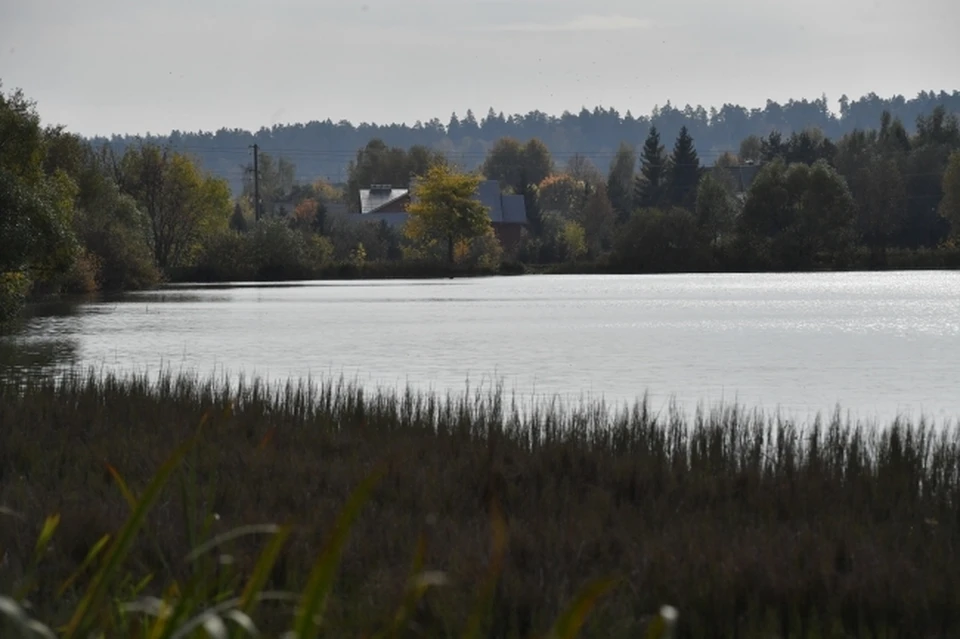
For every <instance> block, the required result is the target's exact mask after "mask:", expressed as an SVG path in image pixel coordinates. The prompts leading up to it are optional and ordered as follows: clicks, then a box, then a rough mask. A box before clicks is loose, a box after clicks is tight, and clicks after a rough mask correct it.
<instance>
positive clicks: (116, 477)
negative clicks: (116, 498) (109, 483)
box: [106, 464, 137, 510]
mask: <svg viewBox="0 0 960 639" xmlns="http://www.w3.org/2000/svg"><path fill="white" fill-rule="evenodd" d="M106 466H107V472H108V473H110V476H111V477H113V481H115V482H116V483H117V486H119V487H120V492H121V493H122V494H123V498H124V499H125V500H126V502H127V505H128V506H130V510H133V509H134V508H136V507H137V498H136V497H134V496H133V493H132V492H130V488H129V487H128V486H127V482H125V481H124V480H123V476H122V475H121V474H120V472H119V471H118V470H117V469H116V468H114V467H113V466H112V465H110V464H106Z"/></svg>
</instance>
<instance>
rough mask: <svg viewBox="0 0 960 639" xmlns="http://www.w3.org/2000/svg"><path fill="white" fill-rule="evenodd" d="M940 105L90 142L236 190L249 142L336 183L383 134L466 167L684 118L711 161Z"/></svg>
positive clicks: (286, 128)
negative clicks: (153, 150)
mask: <svg viewBox="0 0 960 639" xmlns="http://www.w3.org/2000/svg"><path fill="white" fill-rule="evenodd" d="M938 106H942V107H944V109H946V111H947V112H948V113H960V91H953V92H947V91H939V92H936V91H924V92H921V93H919V94H918V95H917V96H915V97H913V98H905V97H904V96H901V95H895V96H891V97H880V96H878V95H876V94H874V93H871V94H868V95H865V96H862V97H860V98H858V99H855V100H853V99H850V98H848V97H847V96H845V95H844V96H841V98H840V100H839V110H838V111H837V112H833V111H831V109H830V104H829V102H828V100H827V98H826V96H821V97H820V98H818V99H814V100H808V99H800V100H789V101H787V102H786V103H785V104H780V103H778V102H775V101H773V100H768V101H767V103H766V105H765V106H763V107H762V108H760V107H755V108H747V107H744V106H739V105H733V104H724V105H722V106H720V107H710V108H705V107H703V106H696V107H694V106H691V105H686V106H683V107H679V106H675V105H672V104H671V103H670V102H669V101H667V102H666V103H665V104H663V105H662V106H657V107H655V108H654V109H653V110H652V112H651V113H650V114H649V115H634V114H633V113H631V112H630V111H629V110H628V111H626V112H625V113H621V112H620V111H618V110H617V109H615V108H605V107H603V106H595V107H593V108H592V110H591V109H588V108H587V107H584V108H582V109H581V110H580V111H579V112H577V113H572V112H565V113H563V114H561V115H559V116H557V115H551V114H547V113H543V112H541V111H532V112H530V113H527V114H514V115H504V113H503V112H500V111H496V110H495V109H494V108H492V107H491V108H490V109H489V110H488V111H487V114H486V115H485V116H482V117H477V115H475V114H474V112H473V111H471V110H467V111H466V112H465V113H461V114H460V115H459V116H458V115H457V114H456V113H454V114H452V115H451V116H450V117H449V119H446V120H441V119H440V118H432V119H430V120H429V121H426V122H415V123H413V124H411V125H407V124H373V123H357V124H353V123H351V122H347V121H340V122H332V121H330V120H323V121H321V120H317V121H313V122H308V123H301V124H287V125H276V126H273V127H270V128H267V127H263V128H261V129H259V130H257V131H244V130H239V129H220V130H218V131H196V132H187V131H172V132H169V133H167V132H156V133H154V134H152V135H150V134H148V135H146V136H144V137H142V138H141V137H139V136H127V135H114V136H112V137H111V138H109V139H108V138H94V139H92V140H90V142H92V143H93V144H94V146H101V145H102V144H104V143H107V142H109V143H110V145H111V146H112V147H113V148H114V149H115V150H116V151H117V152H118V153H122V152H123V151H124V150H125V149H126V147H127V146H129V145H131V144H133V145H136V144H139V143H140V142H141V141H146V142H154V143H156V144H168V145H169V146H170V148H171V149H172V150H177V151H183V152H189V153H191V154H193V155H194V156H195V157H197V158H198V159H199V160H200V162H201V163H202V165H203V166H204V168H206V169H207V170H209V171H211V172H213V173H215V174H216V175H218V176H220V177H223V178H225V179H226V180H227V181H228V182H229V183H230V187H231V189H232V190H233V192H234V193H237V192H238V191H239V189H240V188H241V184H242V181H243V177H244V175H245V171H246V170H247V169H246V167H247V165H248V164H249V162H250V156H251V150H250V145H252V144H254V143H256V144H258V145H259V146H260V148H262V149H263V150H264V151H266V152H267V153H269V154H271V155H273V156H276V157H280V156H283V157H286V158H287V159H289V160H291V161H292V162H293V163H294V164H295V165H296V167H297V175H296V178H297V179H299V180H307V181H310V180H314V179H317V178H323V179H324V180H326V181H328V182H332V183H334V184H337V183H342V182H345V181H346V180H347V177H348V165H349V162H350V160H351V159H352V158H353V157H354V155H355V153H356V151H357V149H359V148H362V147H363V146H364V145H366V144H367V143H368V142H369V141H370V140H372V139H380V140H383V142H384V143H385V144H387V145H388V146H391V147H400V148H410V147H412V146H424V147H427V148H428V149H431V150H435V151H441V152H443V153H444V154H445V155H446V156H447V157H450V158H452V159H455V160H457V161H458V162H459V163H461V164H462V165H463V166H465V167H466V168H467V169H468V170H470V169H475V168H478V167H479V166H480V165H481V164H482V163H483V161H484V159H485V158H486V156H487V153H488V152H489V151H490V149H491V148H492V146H493V144H494V142H496V140H498V139H500V138H505V137H509V138H515V139H517V140H520V141H527V140H530V139H534V138H536V139H538V140H541V141H542V142H543V143H544V144H546V146H547V148H548V149H550V152H551V153H552V155H553V157H554V158H556V159H557V160H558V161H561V162H562V161H564V160H566V159H567V158H569V157H571V156H573V155H580V156H584V157H587V158H589V159H590V160H591V161H592V162H593V163H594V164H595V165H597V166H598V167H601V168H605V167H606V166H607V165H609V164H610V162H611V160H612V159H613V158H614V156H615V155H616V152H617V148H618V147H619V146H620V143H621V142H627V143H628V144H632V145H639V144H640V143H641V142H642V141H643V139H644V138H645V137H646V136H647V132H648V130H649V128H650V127H651V126H655V127H656V128H657V129H658V130H659V131H660V132H661V134H662V135H663V137H664V139H673V138H675V137H676V136H677V135H678V134H679V132H680V128H681V127H684V126H685V127H687V131H689V133H690V135H691V136H692V137H693V138H694V139H695V140H696V141H697V147H698V149H699V151H700V157H701V158H703V159H704V160H705V161H706V162H707V163H708V164H711V163H712V161H713V160H714V159H716V158H717V157H719V156H720V155H722V154H723V153H724V152H726V151H736V150H737V148H738V146H739V144H740V142H741V141H742V140H744V139H745V138H748V137H750V136H751V135H756V136H760V137H763V136H766V135H769V134H770V133H772V132H774V131H780V132H781V133H782V134H783V135H786V136H789V135H790V134H791V133H793V132H800V131H803V130H804V129H810V128H815V129H819V130H820V131H821V132H823V134H824V135H825V136H826V137H828V138H831V139H839V138H840V137H842V136H843V135H845V134H847V133H850V132H852V131H854V130H856V129H871V128H875V127H876V126H877V125H878V123H879V122H880V118H881V116H882V114H883V112H884V111H887V112H889V113H890V114H891V116H893V117H894V118H899V119H900V120H901V121H902V122H903V123H904V124H905V125H906V126H907V131H908V133H911V134H912V133H914V132H915V131H914V130H913V126H914V123H915V122H916V120H917V118H918V117H919V116H921V115H928V114H930V113H931V112H932V111H933V109H934V108H936V107H938Z"/></svg>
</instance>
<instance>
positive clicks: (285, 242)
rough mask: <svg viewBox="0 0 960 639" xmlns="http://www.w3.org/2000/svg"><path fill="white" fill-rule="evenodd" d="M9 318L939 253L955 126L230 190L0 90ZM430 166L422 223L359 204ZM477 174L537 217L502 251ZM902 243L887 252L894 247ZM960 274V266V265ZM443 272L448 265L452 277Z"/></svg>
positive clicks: (247, 183)
mask: <svg viewBox="0 0 960 639" xmlns="http://www.w3.org/2000/svg"><path fill="white" fill-rule="evenodd" d="M0 141H2V142H0V316H2V317H0V319H2V318H10V317H12V316H14V315H15V314H16V311H17V308H18V306H19V305H20V304H21V303H22V302H23V300H24V299H25V297H26V296H27V295H28V294H30V293H32V294H45V293H50V294H56V293H73V292H76V293H84V292H91V291H97V290H100V291H113V290H128V289H136V288H142V287H148V286H152V285H154V284H155V283H157V282H159V281H161V280H163V279H171V280H181V281H184V280H193V281H196V280H218V281H226V280H234V281H236V280H246V279H302V278H317V277H344V276H356V275H358V274H361V273H362V272H364V271H366V273H367V274H368V275H399V274H429V273H430V272H433V273H434V274H436V273H437V271H436V270H434V271H431V270H430V269H435V268H436V267H437V266H438V265H440V266H443V268H447V267H448V266H449V265H450V263H451V262H452V263H453V265H454V266H455V267H456V268H458V269H467V270H470V269H473V270H474V271H478V270H479V271H482V272H496V271H497V270H498V269H499V270H502V269H503V268H505V267H508V268H509V269H510V271H511V272H515V271H517V270H523V269H524V268H526V267H530V266H533V267H535V268H552V269H555V270H564V269H570V270H579V271H585V270H603V271H607V272H610V271H614V272H656V271H676V270H688V271H700V270H704V271H706V270H770V269H811V268H848V267H883V266H890V265H893V266H896V265H907V266H913V265H938V266H943V265H944V264H947V263H951V264H953V262H950V260H954V261H956V257H957V254H958V250H957V240H958V239H960V126H958V121H957V117H956V116H955V115H953V114H951V113H949V112H948V111H947V109H945V108H944V107H942V106H938V107H935V108H934V109H932V110H931V112H929V113H925V114H921V115H919V116H918V117H917V118H916V119H915V120H914V121H913V122H911V123H906V122H904V121H903V120H901V119H900V118H898V117H897V116H895V115H894V114H892V113H891V112H887V111H885V112H882V113H881V114H880V116H879V117H878V121H877V122H876V123H874V125H873V126H872V127H867V128H857V129H854V130H852V131H850V132H849V133H846V134H844V135H842V136H840V137H839V138H836V139H833V138H830V137H829V136H827V135H825V134H824V132H823V131H822V130H820V129H816V128H809V129H803V130H801V131H793V132H790V133H788V134H784V133H782V132H780V131H772V132H770V133H768V134H766V135H764V136H759V135H748V136H746V137H745V138H744V139H743V140H741V141H740V142H739V143H738V144H737V145H735V148H736V151H735V152H733V151H727V152H725V153H724V154H722V155H720V156H718V157H717V158H716V159H715V160H714V162H713V164H712V165H708V164H707V163H706V162H704V161H703V160H701V157H700V155H699V152H698V143H697V141H696V138H695V136H694V135H693V133H692V132H691V131H690V130H689V129H687V128H686V127H683V126H681V127H680V129H679V131H678V134H677V136H676V137H675V138H674V139H673V140H672V142H671V141H669V140H667V139H666V138H664V137H663V136H662V134H661V130H660V129H659V128H658V127H657V126H656V125H650V126H649V127H648V128H647V130H646V132H645V138H644V142H643V144H642V145H641V146H640V148H639V149H636V148H634V146H632V145H630V144H627V143H624V142H621V143H619V145H618V147H617V150H616V152H615V154H614V155H613V157H612V159H611V160H609V162H608V163H607V165H606V166H602V165H601V166H598V165H597V164H596V163H595V162H594V161H593V160H592V159H591V158H589V157H587V156H585V155H581V154H572V155H569V156H566V157H561V158H558V157H556V156H555V155H554V154H553V153H551V151H550V149H549V147H548V145H547V144H546V143H545V142H544V141H542V140H540V139H538V138H530V139H528V140H521V139H519V138H514V137H501V138H498V139H497V140H495V141H494V142H493V143H492V144H491V146H490V150H489V153H487V155H486V156H485V157H484V158H483V161H482V163H481V164H480V165H479V167H472V166H470V164H469V163H463V162H461V161H460V160H459V159H458V158H457V157H455V156H453V157H451V156H449V155H447V154H445V153H444V152H442V151H439V150H437V149H431V148H428V147H425V146H414V147H411V148H403V147H398V146H391V145H388V144H387V143H386V141H384V140H382V139H379V138H375V139H372V140H369V141H367V142H366V143H365V144H364V145H363V146H362V147H361V148H359V149H358V150H356V151H354V152H353V153H352V154H351V158H350V160H349V161H348V162H347V175H346V179H345V181H344V184H341V185H337V184H332V183H330V182H329V181H327V180H324V179H322V178H318V179H314V180H303V179H301V178H298V173H299V172H300V170H301V169H300V167H298V166H297V165H296V164H295V161H294V160H293V159H291V158H286V157H282V156H281V157H277V156H275V155H273V154H270V153H263V154H261V157H260V166H259V169H260V170H259V179H260V195H261V202H260V210H261V211H262V212H263V218H262V219H260V220H257V219H256V216H255V215H254V202H253V191H254V188H253V180H252V173H251V172H249V171H246V172H245V176H244V178H243V180H242V181H241V188H240V193H239V194H238V195H237V196H235V197H234V196H233V195H232V194H231V191H230V187H229V184H228V182H227V180H226V179H225V178H223V177H222V176H218V175H216V174H215V173H213V172H212V171H210V170H205V169H204V168H202V166H203V165H202V162H200V160H199V159H198V158H197V157H196V156H194V155H192V154H189V153H187V152H185V151H182V150H181V151H178V150H176V149H175V148H174V147H173V146H172V145H170V144H164V145H160V144H156V143H154V142H150V141H140V142H139V143H138V144H135V145H128V146H127V147H125V148H124V149H123V151H122V152H120V151H118V149H117V148H116V147H115V146H113V145H111V144H100V145H97V144H94V143H92V142H90V141H89V140H84V139H82V138H81V137H79V136H77V135H74V134H70V133H68V132H67V131H65V130H64V129H63V127H49V126H48V127H43V126H41V124H40V119H39V116H38V115H37V111H36V105H35V104H34V103H33V102H32V101H30V100H28V99H27V98H26V97H25V96H23V94H22V92H20V91H14V92H12V93H10V94H3V93H2V92H0ZM412 177H418V178H419V179H418V180H417V188H418V189H419V190H420V193H419V198H418V199H419V201H420V205H418V206H414V207H412V210H411V214H412V218H413V220H412V223H410V224H408V225H407V227H406V228H404V229H400V230H397V229H394V228H391V227H389V226H388V225H386V224H385V223H374V222H364V221H363V220H362V218H361V217H360V216H358V215H356V214H354V213H353V212H352V211H351V210H352V209H353V210H355V209H356V208H357V204H358V192H359V189H360V188H363V187H365V186H368V185H369V184H371V183H391V184H394V185H396V186H405V185H409V184H410V181H411V178H412ZM481 177H485V178H487V179H492V180H497V181H498V182H499V183H500V185H501V188H502V190H503V191H504V192H509V193H515V194H520V195H522V196H523V197H524V200H525V202H526V204H527V213H528V218H529V222H530V224H529V227H528V228H527V230H526V231H525V233H524V234H523V237H522V239H521V241H520V243H519V244H518V245H515V246H511V247H509V250H508V251H506V252H505V251H504V247H503V246H501V244H500V243H499V242H498V241H497V240H496V237H495V234H494V232H493V229H492V228H491V225H490V224H489V221H488V220H487V218H486V217H485V215H484V214H483V212H482V211H481V210H480V209H478V208H477V207H476V206H474V203H473V201H472V198H471V197H469V196H468V194H469V193H472V192H473V190H474V189H475V187H476V184H477V180H479V179H480V178H481ZM891 255H892V257H891ZM953 265H956V266H960V263H956V264H953ZM445 272H446V271H445Z"/></svg>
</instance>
